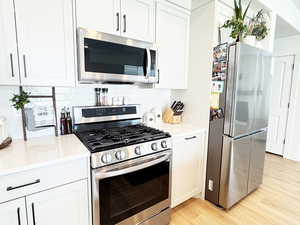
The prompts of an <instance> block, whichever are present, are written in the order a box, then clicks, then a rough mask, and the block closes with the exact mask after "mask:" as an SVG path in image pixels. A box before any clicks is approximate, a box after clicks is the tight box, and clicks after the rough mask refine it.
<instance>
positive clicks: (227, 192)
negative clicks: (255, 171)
mask: <svg viewBox="0 0 300 225" xmlns="http://www.w3.org/2000/svg"><path fill="white" fill-rule="evenodd" d="M251 138H252V137H251V135H250V136H246V137H244V138H240V139H233V138H230V137H226V136H224V140H223V155H222V166H221V181H220V200H219V204H220V205H221V206H222V207H224V208H225V209H229V208H231V207H232V206H233V205H234V204H236V203H237V202H239V201H240V200H241V199H242V198H244V197H245V196H247V194H248V176H249V163H250V152H251Z"/></svg>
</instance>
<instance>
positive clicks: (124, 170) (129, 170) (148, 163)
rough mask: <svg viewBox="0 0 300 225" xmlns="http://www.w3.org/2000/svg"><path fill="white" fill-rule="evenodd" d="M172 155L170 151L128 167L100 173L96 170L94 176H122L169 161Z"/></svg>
mask: <svg viewBox="0 0 300 225" xmlns="http://www.w3.org/2000/svg"><path fill="white" fill-rule="evenodd" d="M170 155H171V154H170V153H169V154H164V155H162V156H160V157H158V158H155V159H154V160H150V161H148V160H147V161H146V162H145V161H144V162H142V163H140V164H138V165H135V166H128V167H125V168H122V169H120V170H111V171H109V170H108V171H101V172H98V173H97V172H96V173H95V174H94V176H95V178H96V179H97V180H102V179H105V178H110V177H116V176H120V175H124V174H128V173H132V172H135V171H138V170H141V169H144V168H147V167H150V166H154V165H156V164H159V163H161V162H164V161H167V160H169V159H170Z"/></svg>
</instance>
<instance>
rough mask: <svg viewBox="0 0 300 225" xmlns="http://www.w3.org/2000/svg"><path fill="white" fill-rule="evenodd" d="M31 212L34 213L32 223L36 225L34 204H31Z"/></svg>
mask: <svg viewBox="0 0 300 225" xmlns="http://www.w3.org/2000/svg"><path fill="white" fill-rule="evenodd" d="M31 211H32V221H33V225H36V221H35V209H34V203H31Z"/></svg>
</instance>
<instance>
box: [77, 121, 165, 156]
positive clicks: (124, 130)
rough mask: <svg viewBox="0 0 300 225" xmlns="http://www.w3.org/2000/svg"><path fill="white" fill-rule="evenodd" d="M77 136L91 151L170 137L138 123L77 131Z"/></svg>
mask: <svg viewBox="0 0 300 225" xmlns="http://www.w3.org/2000/svg"><path fill="white" fill-rule="evenodd" d="M77 136H78V137H79V138H80V139H81V141H82V142H83V143H84V144H85V145H86V146H87V147H88V148H89V149H90V151H91V152H92V153H94V152H100V151H105V150H109V149H113V148H119V147H123V146H128V145H134V144H139V143H143V142H147V141H153V140H158V139H162V138H168V137H170V135H169V134H168V133H165V132H163V131H160V130H158V129H155V128H150V127H146V126H143V125H140V124H139V125H131V126H125V127H111V128H103V129H99V130H97V129H94V130H90V131H84V132H78V133H77Z"/></svg>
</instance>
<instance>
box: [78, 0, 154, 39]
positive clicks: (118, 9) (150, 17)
mask: <svg viewBox="0 0 300 225" xmlns="http://www.w3.org/2000/svg"><path fill="white" fill-rule="evenodd" d="M76 12H77V13H76V14H77V27H82V28H86V29H90V30H95V31H99V32H105V33H110V34H115V35H121V36H124V37H128V38H132V39H137V40H142V41H148V42H153V40H154V29H155V26H154V25H155V0H103V1H96V0H76Z"/></svg>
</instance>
